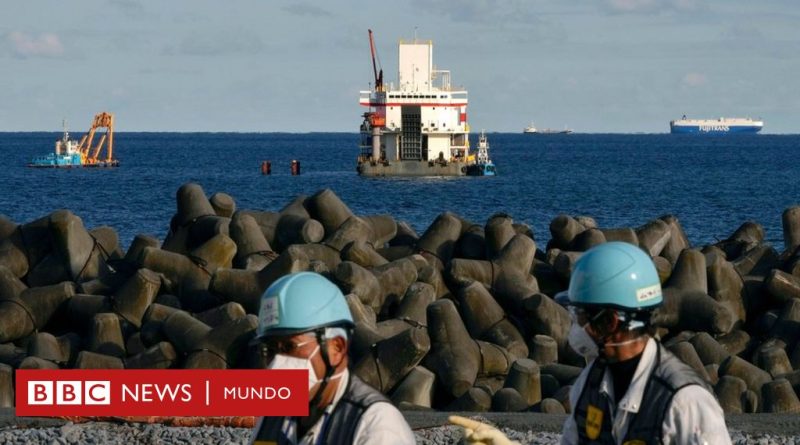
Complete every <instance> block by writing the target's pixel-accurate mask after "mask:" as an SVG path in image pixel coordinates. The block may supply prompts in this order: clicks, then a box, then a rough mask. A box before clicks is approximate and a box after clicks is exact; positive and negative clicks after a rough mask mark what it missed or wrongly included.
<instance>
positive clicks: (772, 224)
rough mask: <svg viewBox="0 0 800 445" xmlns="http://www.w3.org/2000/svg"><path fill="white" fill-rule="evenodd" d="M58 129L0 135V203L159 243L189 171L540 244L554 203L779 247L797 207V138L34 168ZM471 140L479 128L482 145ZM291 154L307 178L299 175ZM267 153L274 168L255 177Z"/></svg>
mask: <svg viewBox="0 0 800 445" xmlns="http://www.w3.org/2000/svg"><path fill="white" fill-rule="evenodd" d="M59 137H60V134H57V133H0V156H1V157H2V172H0V178H2V181H0V213H2V214H5V215H6V216H8V217H9V218H11V219H13V220H15V221H17V222H28V221H31V220H33V219H35V218H37V217H39V216H42V215H45V214H47V213H49V212H51V211H53V210H55V209H59V208H68V209H70V210H72V211H73V212H74V213H75V214H77V215H78V216H80V217H81V218H82V219H83V221H84V223H85V224H86V225H87V227H90V228H91V227H95V226H99V225H109V226H112V227H114V228H115V229H117V231H118V232H119V234H120V238H121V242H122V245H123V247H124V248H127V246H128V245H129V243H130V241H131V240H132V239H133V237H134V236H135V235H136V234H137V233H147V234H151V235H155V236H157V237H159V238H160V239H163V237H164V235H165V234H166V231H167V227H168V224H169V220H170V217H171V216H172V214H173V213H174V212H175V192H176V191H177V189H178V187H180V185H181V184H183V183H185V182H188V181H194V182H197V183H199V184H201V185H202V186H203V188H204V189H205V191H206V193H207V194H208V195H209V196H210V195H211V194H212V193H214V192H218V191H222V192H226V193H228V194H230V195H232V196H233V197H234V198H235V199H236V201H237V206H238V208H240V209H244V208H246V209H259V210H273V211H276V210H279V209H280V208H281V207H283V206H284V205H285V204H287V203H288V202H289V201H290V200H291V199H292V198H294V197H295V196H297V195H298V194H306V195H310V194H313V193H315V192H316V191H318V190H320V189H322V188H331V189H333V190H334V191H335V192H336V193H337V194H338V195H339V196H340V197H341V198H342V200H344V202H345V203H347V204H348V205H349V206H350V208H351V209H352V210H353V211H354V212H356V213H357V214H378V213H390V214H392V215H393V216H395V218H397V219H399V220H405V221H408V222H409V223H410V224H411V225H412V226H414V227H415V228H416V229H417V230H418V231H419V232H420V233H421V232H422V231H424V230H425V228H426V227H427V226H428V225H429V224H430V223H431V222H432V221H433V220H434V219H435V217H436V215H438V214H439V213H441V212H443V211H446V210H449V211H453V212H456V213H458V214H460V215H462V216H464V217H466V218H468V219H471V220H473V221H475V222H478V223H485V221H486V219H487V218H488V217H489V216H491V215H492V214H494V213H495V212H499V211H503V212H506V213H508V214H510V215H511V216H513V217H514V219H515V220H516V221H520V222H525V223H527V224H529V225H530V226H531V227H532V228H533V230H534V233H535V235H536V239H537V241H538V242H539V244H540V245H542V246H543V245H544V243H545V242H546V241H547V240H548V239H549V238H550V233H549V230H548V226H549V223H550V220H551V219H552V218H553V217H555V216H556V215H558V214H559V213H568V214H572V215H578V214H581V215H590V216H593V217H594V218H595V219H596V220H597V221H598V223H599V224H600V225H601V226H602V227H636V226H639V225H641V224H644V223H645V222H647V221H648V220H650V219H653V218H656V217H659V216H661V215H664V214H667V213H671V214H674V215H676V216H677V217H678V218H679V219H680V221H681V222H682V224H683V227H684V228H685V230H686V232H687V235H688V236H689V240H690V241H691V242H692V244H694V245H699V244H705V243H709V242H713V241H715V240H716V239H723V238H726V237H727V236H729V235H730V234H731V233H732V232H733V231H734V230H736V228H737V227H738V226H739V225H740V224H741V223H743V222H745V221H748V220H752V221H756V222H758V223H760V224H762V225H763V226H764V228H765V229H766V233H767V238H768V239H769V240H770V241H771V242H773V243H774V244H775V245H776V247H777V248H778V249H779V250H782V248H783V241H782V239H783V238H782V236H783V235H782V230H781V212H782V211H783V210H784V209H785V208H786V207H788V206H791V205H795V204H798V203H800V163H798V157H800V136H773V135H755V136H733V137H731V136H726V137H702V136H701V137H698V136H680V135H668V134H662V135H602V134H600V135H598V134H571V135H524V134H489V143H490V144H491V151H490V155H491V157H492V159H493V160H494V162H495V164H496V165H497V168H498V172H499V176H497V177H493V178H423V179H408V178H394V179H368V178H361V177H359V176H357V175H356V172H355V162H354V160H355V155H356V151H357V149H356V147H355V146H356V144H357V140H358V137H357V135H356V134H345V133H312V134H282V133H278V134H242V133H235V134H221V133H180V134H178V133H117V134H116V135H115V141H114V142H115V148H116V149H115V152H116V153H117V157H118V159H120V161H121V163H122V167H120V168H118V169H110V170H95V169H69V170H57V169H30V168H26V167H25V163H26V162H27V161H28V160H29V159H30V158H31V157H33V156H35V155H39V154H45V153H47V152H50V151H51V150H52V147H53V143H54V141H55V140H56V139H58V138H59ZM475 138H476V136H475V135H473V141H472V142H473V145H474V144H475V142H476V141H475ZM292 159H298V160H299V161H300V162H301V166H302V174H301V175H300V176H291V175H290V171H289V165H290V162H291V160H292ZM262 160H269V161H271V162H272V175H271V176H262V175H261V174H260V169H259V167H260V163H261V161H262Z"/></svg>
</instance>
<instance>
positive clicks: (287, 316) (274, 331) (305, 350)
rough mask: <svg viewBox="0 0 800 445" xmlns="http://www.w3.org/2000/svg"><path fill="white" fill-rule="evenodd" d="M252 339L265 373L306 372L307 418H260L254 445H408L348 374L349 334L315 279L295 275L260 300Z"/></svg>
mask: <svg viewBox="0 0 800 445" xmlns="http://www.w3.org/2000/svg"><path fill="white" fill-rule="evenodd" d="M258 319H259V323H258V329H257V340H258V341H259V342H260V346H261V351H262V354H263V355H264V356H265V358H266V360H267V361H268V365H267V368H269V369H307V370H308V388H309V415H308V416H307V417H301V418H294V417H264V418H262V419H260V420H259V421H258V423H257V424H256V428H255V429H254V433H253V438H252V443H255V444H262V443H263V444H266V443H272V444H339V443H342V444H344V443H348V444H349V443H355V444H383V443H396V444H413V443H414V435H413V433H412V432H411V429H410V428H409V426H408V424H407V423H406V421H405V419H404V418H403V416H402V414H400V412H399V411H398V410H397V408H395V407H394V406H393V405H392V404H391V402H389V400H388V399H386V397H384V396H383V395H382V394H381V393H380V392H378V391H377V390H375V389H374V388H372V387H370V386H369V385H367V384H366V383H364V382H363V381H361V379H359V378H358V377H356V376H355V375H351V374H350V372H349V371H348V363H349V362H348V354H347V352H348V346H349V337H350V333H351V331H352V329H353V327H354V324H353V317H352V315H351V314H350V309H349V308H348V306H347V301H346V300H345V297H344V295H343V294H342V292H341V290H339V288H338V287H337V286H336V285H335V284H333V283H331V282H330V281H329V280H328V279H326V278H325V277H323V276H322V275H320V274H317V273H313V272H298V273H293V274H289V275H286V276H284V277H282V278H280V279H279V280H277V281H276V282H275V283H273V284H272V285H271V286H270V287H269V288H268V289H267V290H266V291H265V292H264V294H263V295H262V296H261V305H260V308H259V314H258Z"/></svg>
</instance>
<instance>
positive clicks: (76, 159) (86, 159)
mask: <svg viewBox="0 0 800 445" xmlns="http://www.w3.org/2000/svg"><path fill="white" fill-rule="evenodd" d="M63 127H64V135H63V136H62V137H61V140H58V141H56V149H55V152H54V153H50V154H47V155H44V156H37V157H35V158H33V159H32V160H31V162H29V163H28V164H27V165H28V167H34V168H72V167H119V161H118V160H116V159H114V157H113V149H114V115H113V114H111V113H106V112H102V113H98V114H97V115H95V117H94V121H92V126H91V128H90V129H89V132H88V133H87V134H86V135H84V136H83V137H82V138H81V141H80V142H77V141H74V140H70V139H69V132H67V122H66V120H65V121H64V122H63ZM98 128H105V129H106V132H105V133H104V134H103V135H102V136H101V137H100V141H99V142H98V143H97V145H94V146H93V145H92V142H93V140H94V135H95V132H96V131H97V129H98ZM106 142H108V144H105V143H106ZM104 144H105V145H104ZM104 147H105V148H106V156H105V158H101V157H100V152H101V151H102V149H103V148H104Z"/></svg>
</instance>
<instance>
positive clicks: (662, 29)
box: [0, 0, 800, 133]
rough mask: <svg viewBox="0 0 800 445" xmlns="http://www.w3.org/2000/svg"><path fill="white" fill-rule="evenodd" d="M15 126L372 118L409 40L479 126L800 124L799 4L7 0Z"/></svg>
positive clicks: (6, 106)
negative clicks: (370, 110)
mask: <svg viewBox="0 0 800 445" xmlns="http://www.w3.org/2000/svg"><path fill="white" fill-rule="evenodd" d="M0 8H1V9H0V83H1V84H2V86H3V87H2V88H0V131H28V130H58V129H59V128H60V125H61V119H62V118H67V119H68V120H69V122H70V127H72V128H73V129H75V130H76V131H77V130H79V131H85V129H86V128H87V127H88V125H89V123H90V121H91V118H92V116H93V115H94V114H95V113H97V112H99V111H103V110H107V111H110V112H113V113H115V115H116V119H117V129H118V130H121V131H258V132H272V131H288V132H306V131H347V132H350V131H353V132H355V131H357V129H358V125H359V124H360V120H361V119H360V113H362V109H361V108H360V107H359V106H358V91H359V90H361V89H367V87H368V83H369V82H370V81H371V79H372V67H371V62H370V58H369V44H368V40H367V29H368V28H371V29H372V30H373V31H374V32H375V37H376V40H377V41H376V43H377V46H378V52H379V56H380V59H381V62H382V65H383V68H384V71H385V73H386V74H385V76H386V79H387V81H388V80H396V77H397V74H396V73H397V46H396V45H397V41H398V39H400V38H411V37H413V35H414V29H415V28H416V29H417V35H418V37H420V38H425V39H431V40H433V42H434V54H433V57H434V64H435V65H436V66H437V67H438V68H440V69H448V70H450V71H451V73H452V82H453V83H454V84H456V85H463V86H464V87H466V88H467V89H468V90H469V93H470V106H469V110H468V111H469V120H470V124H471V125H472V127H473V129H477V128H485V129H487V130H488V131H510V132H517V131H521V130H522V128H523V127H524V126H526V125H528V124H529V123H530V122H531V121H533V122H535V123H536V125H537V126H538V127H556V128H563V127H564V126H565V125H568V126H569V127H570V128H573V129H575V130H576V131H580V132H625V133H627V132H655V133H658V132H667V131H668V129H669V127H668V121H669V120H670V119H673V118H677V117H680V116H681V115H683V114H686V115H688V116H690V117H710V118H711V117H719V116H741V117H746V116H751V117H762V118H763V119H764V120H765V129H764V132H765V133H800V4H798V3H797V2H796V0H784V1H780V0H765V1H744V0H711V1H701V0H560V1H559V0H509V1H501V0H496V1H492V0H476V1H456V0H427V1H424V0H410V1H399V2H380V1H373V2H355V1H338V0H331V1H326V2H311V1H302V0H301V1H281V0H274V1H272V0H241V1H202V0H192V1H184V0H170V1H144V2H135V1H131V0H83V1H64V0H48V1H38V0H29V1H18V2H11V1H6V2H3V3H2V6H0Z"/></svg>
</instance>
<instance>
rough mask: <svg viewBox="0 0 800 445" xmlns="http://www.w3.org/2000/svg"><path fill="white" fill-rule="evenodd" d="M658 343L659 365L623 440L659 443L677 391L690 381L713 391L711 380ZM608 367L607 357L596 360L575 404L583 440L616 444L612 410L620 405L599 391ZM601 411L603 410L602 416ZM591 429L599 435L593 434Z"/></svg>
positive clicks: (576, 418)
mask: <svg viewBox="0 0 800 445" xmlns="http://www.w3.org/2000/svg"><path fill="white" fill-rule="evenodd" d="M656 345H657V347H658V349H657V350H656V365H655V367H654V368H653V372H652V373H651V374H650V377H649V379H648V381H647V386H645V390H644V394H643V396H642V402H641V405H640V406H641V408H640V409H639V412H638V413H636V414H635V415H634V417H633V419H632V420H631V422H630V424H629V426H628V432H627V433H626V435H625V439H624V440H623V441H622V443H623V444H627V443H630V444H636V445H645V444H660V443H661V440H662V429H663V423H664V417H665V415H666V414H667V410H669V408H670V404H671V403H672V397H673V396H674V395H675V393H676V392H678V390H679V389H681V388H683V387H686V386H688V385H700V386H702V387H704V388H706V389H707V390H709V391H711V388H710V387H709V385H708V383H706V381H705V380H703V378H702V377H700V376H699V375H698V374H697V373H696V372H695V371H694V370H693V369H692V368H691V367H689V365H687V364H686V363H684V362H683V361H681V359H679V358H678V357H676V356H675V355H673V354H672V353H671V352H669V351H668V350H667V349H666V348H664V347H663V346H662V345H661V343H659V342H656ZM605 371H606V363H605V361H603V360H601V359H597V360H595V361H594V364H593V365H592V369H591V370H590V371H589V375H588V377H587V379H586V384H585V385H584V387H583V391H582V392H581V395H580V397H579V398H578V403H577V404H576V407H575V423H576V425H577V428H578V435H579V437H580V440H579V443H581V444H607V445H615V444H616V442H615V441H614V437H613V435H612V414H613V413H615V412H616V409H617V407H616V406H615V405H614V404H613V403H611V401H610V400H608V397H606V396H605V395H604V394H602V393H601V392H600V385H601V383H602V381H603V375H604V374H605ZM599 413H602V418H600V416H599ZM587 422H588V423H589V428H588V429H587ZM598 430H599V433H598ZM590 431H591V432H593V433H594V434H592V436H595V435H596V437H594V438H590Z"/></svg>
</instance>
